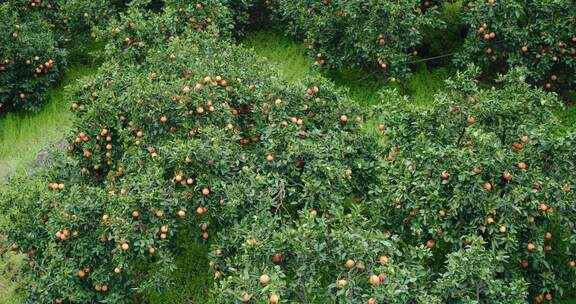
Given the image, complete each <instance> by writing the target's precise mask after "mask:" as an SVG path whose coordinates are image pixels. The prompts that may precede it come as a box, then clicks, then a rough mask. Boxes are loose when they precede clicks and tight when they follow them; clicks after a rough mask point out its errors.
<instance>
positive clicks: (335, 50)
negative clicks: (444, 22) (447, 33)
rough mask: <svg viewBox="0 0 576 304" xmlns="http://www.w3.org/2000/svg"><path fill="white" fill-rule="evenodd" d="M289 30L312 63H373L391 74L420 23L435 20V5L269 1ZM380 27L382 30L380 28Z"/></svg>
mask: <svg viewBox="0 0 576 304" xmlns="http://www.w3.org/2000/svg"><path fill="white" fill-rule="evenodd" d="M270 2H271V4H270V8H271V10H272V12H273V16H274V17H275V18H276V20H277V22H278V23H279V24H280V26H281V27H283V28H284V29H285V31H286V32H287V33H289V34H291V35H296V36H304V37H305V39H304V43H305V44H306V45H307V46H308V53H309V54H310V57H312V58H314V64H315V65H318V66H326V67H330V68H334V67H344V66H348V65H354V66H359V67H368V68H376V69H378V70H380V71H381V72H382V73H384V74H386V75H388V76H392V77H396V76H403V75H404V74H406V73H407V72H408V70H409V68H408V66H407V65H406V63H407V62H408V61H410V60H411V59H412V58H415V56H416V55H417V50H416V49H417V47H418V46H419V45H420V43H421V40H422V29H423V28H424V27H430V28H433V27H436V26H439V25H440V22H439V19H438V18H437V17H438V9H437V6H436V5H434V6H431V5H430V2H428V1H427V2H426V3H427V6H426V5H422V7H420V5H421V3H420V1H413V0H403V1H378V0H376V1H368V2H367V1H340V0H336V1H287V0H286V1H285V0H275V1H270ZM384 29H385V30H384Z"/></svg>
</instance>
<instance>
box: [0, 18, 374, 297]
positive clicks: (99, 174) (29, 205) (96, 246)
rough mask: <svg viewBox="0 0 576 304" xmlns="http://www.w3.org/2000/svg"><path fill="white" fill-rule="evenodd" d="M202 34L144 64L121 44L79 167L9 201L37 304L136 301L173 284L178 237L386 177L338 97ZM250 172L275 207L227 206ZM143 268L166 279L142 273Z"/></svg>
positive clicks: (163, 44) (86, 132)
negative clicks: (291, 80)
mask: <svg viewBox="0 0 576 304" xmlns="http://www.w3.org/2000/svg"><path fill="white" fill-rule="evenodd" d="M167 12H168V13H166V16H168V17H166V18H171V17H170V15H169V14H171V11H167ZM189 18H192V17H189ZM197 20H198V22H207V20H205V19H204V17H202V18H198V19H197ZM127 22H128V23H130V21H127ZM216 22H218V20H214V23H216ZM154 25H159V28H160V29H162V27H161V24H154ZM196 25H198V26H196ZM200 26H202V28H201V27H200ZM203 29H205V28H204V26H203V25H200V24H194V25H192V26H191V28H188V29H185V30H181V31H176V32H169V33H177V34H178V35H176V34H174V35H172V34H170V35H172V37H171V38H170V39H164V38H165V37H162V36H160V35H159V36H153V37H151V38H150V39H141V40H140V41H145V43H147V44H148V43H149V44H154V45H155V46H156V47H155V48H149V49H147V48H144V51H143V53H145V55H142V56H141V57H139V56H140V55H138V56H136V59H137V60H131V59H134V58H135V57H133V56H131V54H132V52H131V50H130V47H131V46H130V45H128V46H124V45H117V44H116V41H115V40H114V41H112V42H111V43H110V44H109V45H108V50H109V51H110V54H116V55H112V56H114V58H115V60H110V61H109V62H108V63H106V64H105V66H104V67H103V73H102V74H101V75H99V76H98V77H96V78H94V79H89V80H87V81H86V82H85V83H84V84H83V85H82V86H81V87H79V88H78V89H77V90H76V91H77V92H76V94H75V95H74V100H73V101H74V103H75V104H74V105H73V108H74V109H75V110H76V113H77V116H78V120H77V121H76V123H75V130H74V133H73V135H72V136H71V137H70V147H69V151H70V156H72V160H69V161H67V162H65V163H63V164H61V165H60V167H54V168H51V169H50V170H48V171H47V172H45V173H41V174H40V175H39V176H38V179H35V180H34V181H33V182H31V183H30V184H29V187H30V188H27V190H26V191H24V192H23V193H25V198H24V197H21V196H19V195H18V194H17V193H12V194H7V196H6V200H9V201H11V202H12V203H13V205H14V206H15V207H16V208H13V209H11V210H9V211H8V218H9V220H10V221H11V222H12V223H13V224H11V225H9V227H7V228H8V235H10V238H11V239H12V240H13V241H14V242H13V245H12V246H13V249H14V250H17V251H20V252H24V253H26V254H27V255H28V261H29V263H28V264H27V265H26V268H25V270H24V271H25V273H26V275H27V279H28V281H29V288H28V290H27V292H28V295H27V299H28V301H29V302H34V303H38V302H42V303H44V302H57V303H87V302H95V301H106V302H110V303H121V302H129V301H137V298H135V296H133V295H132V292H133V289H134V288H148V287H154V288H158V287H161V286H162V285H161V284H160V283H161V282H167V281H169V277H168V275H169V271H170V270H171V269H172V266H171V265H172V262H173V256H172V251H171V248H173V246H174V244H173V243H171V240H172V236H173V234H174V233H176V232H177V231H178V228H179V227H181V226H183V225H186V226H192V227H194V226H195V227H197V228H196V229H197V231H198V240H204V239H210V238H211V237H212V235H213V232H212V231H213V230H214V229H216V228H218V227H220V226H224V225H227V223H229V221H233V220H234V219H235V218H242V217H244V215H245V214H250V213H251V212H252V211H253V209H254V208H256V207H257V208H269V209H275V210H276V211H275V212H280V211H282V212H284V211H283V210H284V209H285V208H287V209H289V210H290V209H292V210H297V209H299V208H300V206H298V205H294V204H292V203H291V204H290V205H288V204H286V205H285V206H284V205H282V204H281V203H279V202H282V201H283V200H287V201H291V202H298V201H301V203H300V204H306V205H310V206H312V205H313V204H317V203H318V201H317V200H316V199H315V197H331V198H332V199H333V200H335V201H338V200H342V199H345V198H347V197H349V196H352V195H353V193H361V192H364V191H365V189H364V188H365V185H364V184H362V183H361V182H360V181H359V180H354V179H351V178H350V177H349V176H350V174H351V173H348V172H349V170H354V174H357V175H359V176H365V177H366V179H368V180H369V179H376V178H377V175H372V174H369V173H370V170H371V168H372V167H373V165H374V163H375V162H376V160H375V158H376V156H375V155H376V153H375V152H376V151H375V150H374V148H375V145H374V143H375V141H374V140H372V139H370V138H368V137H369V136H368V135H362V134H360V133H359V132H358V131H359V129H358V126H359V123H360V121H361V117H360V116H358V117H356V116H355V115H354V114H353V113H354V111H355V110H354V109H352V108H349V107H345V105H346V102H344V101H343V100H342V99H341V98H340V97H339V95H338V93H337V92H335V89H334V88H333V87H332V85H331V84H329V83H327V82H326V81H324V80H314V79H311V80H310V81H308V82H307V83H306V84H305V85H303V84H299V85H288V84H285V83H280V82H279V81H278V80H276V78H275V75H274V74H272V73H271V72H269V71H268V69H267V68H266V65H265V64H263V63H262V62H261V61H260V60H258V59H257V58H256V57H255V55H253V54H252V53H251V52H250V51H246V50H243V49H241V48H238V47H229V46H226V43H227V42H228V40H226V39H225V37H223V36H220V35H218V31H204V30H203ZM112 32H113V33H116V30H115V27H113V29H112ZM217 39H221V40H222V42H221V43H217V42H216V40H217ZM323 165H329V167H330V168H331V170H328V171H326V170H325V169H323V168H322V167H323ZM247 172H254V173H258V172H262V173H261V174H262V175H263V176H268V175H269V176H271V177H274V178H273V179H271V181H272V180H275V181H277V182H279V183H283V185H279V187H282V188H278V191H279V193H278V194H277V195H278V200H276V201H270V200H267V201H263V202H254V201H247V200H244V201H240V200H236V199H234V197H232V196H227V195H225V194H226V192H225V191H229V190H228V188H227V187H228V185H229V184H232V181H234V180H235V179H236V178H237V177H238V176H240V175H243V174H247ZM372 176H374V177H372ZM322 180H326V181H327V180H333V185H332V187H331V189H330V190H331V191H330V192H328V191H326V192H325V193H320V190H322V189H324V188H318V186H317V184H318V183H319V182H321V181H322ZM38 184H42V187H38V188H37V186H38ZM306 185H309V186H306ZM249 187H250V184H246V185H244V188H249ZM306 187H310V189H309V190H307V191H302V190H305V188H306ZM34 188H36V189H37V190H32V189H34ZM326 190H327V189H326ZM270 191H272V190H270ZM327 194H329V195H327ZM269 203H273V205H268V206H267V204H269ZM256 204H257V205H256ZM322 204H324V205H326V204H328V202H327V201H326V199H323V203H322ZM24 208H26V209H29V210H33V211H31V212H28V215H24V213H23V211H24ZM292 212H294V211H292ZM146 263H155V264H157V265H160V266H161V267H160V269H162V270H163V271H160V272H155V273H151V272H150V271H149V270H150V268H146V267H145V268H144V269H142V268H141V267H138V265H142V264H146ZM49 282H52V283H49ZM54 282H56V284H54Z"/></svg>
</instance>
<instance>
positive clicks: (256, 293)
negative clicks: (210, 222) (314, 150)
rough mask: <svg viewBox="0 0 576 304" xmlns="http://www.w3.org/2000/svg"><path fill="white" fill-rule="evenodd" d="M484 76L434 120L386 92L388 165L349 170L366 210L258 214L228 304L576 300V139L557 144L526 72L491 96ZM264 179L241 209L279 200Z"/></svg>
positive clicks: (241, 243) (224, 248)
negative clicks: (570, 293) (570, 295)
mask: <svg viewBox="0 0 576 304" xmlns="http://www.w3.org/2000/svg"><path fill="white" fill-rule="evenodd" d="M477 73H478V70H477V69H475V68H472V69H471V70H470V71H468V72H467V73H464V74H459V75H458V76H457V77H455V78H454V79H452V80H451V81H450V82H449V83H448V86H449V91H448V93H446V94H442V95H439V96H437V97H436V98H435V101H434V104H433V105H431V106H429V107H428V108H426V109H422V108H420V107H417V106H414V105H411V104H409V103H407V102H406V100H405V99H403V98H402V97H401V96H398V95H397V94H396V93H395V92H390V93H386V94H385V95H384V96H383V100H384V101H385V102H384V104H383V105H382V106H379V107H378V108H377V109H376V111H375V113H374V115H375V116H373V117H372V119H377V121H378V122H377V123H376V130H377V131H376V132H377V133H378V134H380V136H381V139H379V140H380V142H381V143H382V146H380V148H379V149H380V150H381V151H385V153H383V154H381V158H380V159H381V160H382V162H381V163H379V164H378V165H377V166H376V167H374V166H373V165H372V166H369V165H366V164H361V163H356V166H352V167H351V171H348V173H350V174H351V175H350V176H351V178H352V179H353V180H361V181H362V182H361V184H362V185H363V186H364V187H363V188H360V189H354V190H355V191H358V192H353V193H354V194H353V197H350V198H349V199H344V198H341V199H337V198H334V197H331V193H333V192H334V191H329V192H328V193H327V194H325V195H324V197H315V198H314V200H315V201H316V202H317V203H316V204H312V205H311V206H310V205H307V206H305V207H306V209H304V210H300V212H299V213H298V214H297V215H294V214H290V213H289V212H284V214H285V216H284V217H280V216H276V215H270V213H269V210H266V209H264V210H262V211H259V210H258V208H255V209H256V210H255V211H254V213H253V214H252V215H251V216H250V217H244V220H243V221H242V220H237V221H234V223H235V224H234V225H232V226H230V228H228V229H226V230H223V231H221V232H220V233H219V235H218V242H216V243H215V244H214V245H213V250H212V252H211V258H212V262H211V266H212V268H213V271H214V275H215V278H216V279H217V280H218V282H219V283H218V289H217V291H216V293H217V294H218V297H219V298H218V299H219V300H220V301H221V302H222V303H225V302H233V301H243V300H244V301H245V302H249V301H256V302H264V301H270V302H274V301H276V299H280V300H283V299H284V300H288V301H292V300H298V301H302V302H305V301H311V302H333V301H337V302H339V303H366V302H368V303H388V302H391V303H407V302H426V303H461V302H467V301H486V302H498V303H525V302H526V301H527V297H528V295H531V296H533V297H534V301H535V302H537V303H539V302H541V301H543V300H545V299H552V298H555V297H557V296H559V295H562V294H563V293H564V292H565V291H566V290H570V289H573V288H574V287H575V286H574V277H575V275H576V269H575V266H576V265H575V261H574V260H575V257H574V254H573V252H574V245H575V243H574V236H575V235H576V234H575V233H576V231H575V230H574V224H573V223H574V219H575V217H576V209H575V207H574V204H573V202H574V201H575V196H574V190H573V188H574V180H575V176H574V173H573V170H572V169H571V168H573V166H574V163H575V162H576V153H575V150H574V140H575V139H576V137H575V135H574V134H571V135H567V136H565V137H555V136H553V135H551V134H550V133H551V126H552V127H553V126H554V125H555V122H554V117H553V115H552V111H553V110H554V109H557V108H558V107H559V106H560V103H559V102H558V101H557V100H556V98H555V96H554V95H551V94H547V93H545V92H543V91H539V90H533V89H531V88H530V87H529V86H528V85H527V84H526V83H525V82H524V78H525V76H524V75H525V74H524V72H522V71H517V70H515V71H514V72H513V73H511V74H510V75H508V76H506V77H504V78H502V79H501V80H500V81H501V82H502V83H501V85H502V87H503V88H502V89H500V90H481V89H479V88H478V87H477V85H476V83H475V82H474V81H473V80H472V79H473V77H474V76H476V75H477ZM335 146H337V145H335ZM320 168H322V169H316V170H321V171H328V172H330V171H331V168H330V166H320ZM356 168H372V169H371V170H370V171H369V172H370V173H369V176H370V177H374V176H378V177H379V178H378V179H377V180H370V179H366V178H365V177H364V176H363V175H356V171H355V170H356ZM250 173H251V172H248V175H247V176H246V179H247V181H248V180H249V181H252V186H259V185H260V190H258V191H246V192H243V191H242V190H243V189H246V188H245V186H244V185H245V183H246V181H244V182H242V181H239V184H238V185H236V186H230V187H232V189H233V190H232V191H233V192H231V193H230V196H231V197H233V198H234V199H233V200H236V199H237V200H249V201H256V202H258V201H266V200H267V199H268V200H270V199H269V198H270V197H272V198H274V194H275V193H277V192H276V191H274V190H273V191H271V192H267V189H271V188H272V189H274V186H272V185H271V184H269V180H270V179H269V178H262V176H258V175H257V174H250ZM259 177H260V179H259ZM333 184H334V182H333V181H328V180H325V181H324V182H319V183H316V187H318V188H317V189H319V191H322V190H320V189H322V188H324V187H330V185H333ZM313 185H314V183H312V184H306V187H305V188H304V189H305V190H306V189H308V187H311V186H313ZM243 187H244V188H243ZM261 195H264V197H261ZM255 198H257V199H255ZM300 200H301V199H300ZM324 202H326V203H324ZM284 204H288V202H286V203H284ZM293 204H297V202H294V203H293ZM282 213H283V212H280V214H282ZM465 261H468V262H465Z"/></svg>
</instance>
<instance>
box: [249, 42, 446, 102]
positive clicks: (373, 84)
mask: <svg viewBox="0 0 576 304" xmlns="http://www.w3.org/2000/svg"><path fill="white" fill-rule="evenodd" d="M243 44H244V45H245V46H246V47H249V48H252V49H254V51H255V52H256V53H257V54H258V55H260V56H262V57H266V58H267V59H268V60H269V61H270V62H271V63H272V65H273V66H274V67H275V68H276V70H277V71H278V73H279V74H280V75H281V76H283V77H284V78H285V79H286V80H289V81H295V80H301V79H304V78H306V77H308V76H319V75H323V76H324V77H326V78H328V79H330V80H332V81H333V82H334V83H335V84H336V85H337V86H339V87H340V88H342V89H344V90H347V91H348V94H349V96H350V98H352V99H353V100H354V101H356V102H357V103H359V104H361V105H373V104H377V103H379V102H380V95H379V92H380V91H382V90H383V89H387V88H397V89H399V90H400V91H401V92H402V93H404V94H407V95H410V96H412V97H413V100H414V102H416V103H417V104H419V105H425V104H427V103H429V102H430V101H431V100H430V96H432V95H433V94H435V93H436V92H438V91H439V90H440V89H442V87H443V85H444V80H445V79H446V78H448V76H449V75H450V71H449V70H448V69H447V68H433V69H430V68H428V67H427V66H426V65H424V64H422V65H419V66H418V67H417V69H416V71H415V72H414V74H413V76H412V77H410V78H409V79H408V80H407V81H406V82H404V83H390V82H388V81H387V80H385V79H382V78H380V77H378V76H376V75H374V74H372V73H370V72H366V71H364V70H362V69H359V68H346V69H341V70H337V71H323V72H320V71H319V70H317V69H315V68H314V67H313V65H312V64H311V62H310V59H309V58H308V57H306V47H305V46H304V45H303V44H299V43H297V42H295V41H294V40H293V39H291V38H289V37H286V36H284V35H283V34H281V33H278V32H271V31H257V32H253V33H249V34H248V35H247V36H246V38H245V39H244V41H243Z"/></svg>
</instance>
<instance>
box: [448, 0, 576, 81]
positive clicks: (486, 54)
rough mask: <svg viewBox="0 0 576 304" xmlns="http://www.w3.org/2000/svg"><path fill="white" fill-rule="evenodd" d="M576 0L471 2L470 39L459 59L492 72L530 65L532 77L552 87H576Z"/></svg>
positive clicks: (468, 9) (467, 20) (466, 13)
mask: <svg viewBox="0 0 576 304" xmlns="http://www.w3.org/2000/svg"><path fill="white" fill-rule="evenodd" d="M575 10H576V3H575V2H574V1H571V0H559V1H498V0H495V1H471V2H469V3H468V5H467V6H466V7H465V8H464V13H463V17H464V22H465V23H466V25H467V26H468V27H469V32H468V38H467V40H466V42H465V44H464V48H463V49H462V51H461V52H460V54H459V56H458V58H457V61H458V62H460V63H462V64H464V65H465V64H468V63H469V62H475V63H477V64H478V65H480V66H481V67H482V68H483V69H484V71H486V72H492V73H493V72H494V71H495V70H496V71H501V70H502V69H503V68H509V67H514V66H524V67H526V68H527V69H528V71H529V72H530V81H531V82H533V83H536V84H538V85H540V86H542V87H545V88H546V89H549V90H555V91H558V90H561V89H565V88H567V87H572V88H574V85H575V84H576V79H575V78H574V72H575V71H576V13H574V12H575Z"/></svg>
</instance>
